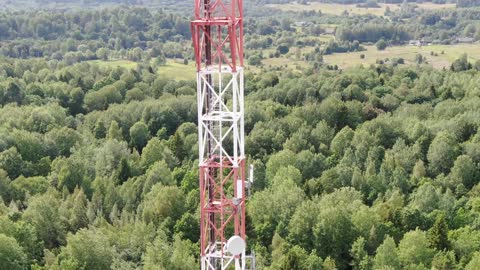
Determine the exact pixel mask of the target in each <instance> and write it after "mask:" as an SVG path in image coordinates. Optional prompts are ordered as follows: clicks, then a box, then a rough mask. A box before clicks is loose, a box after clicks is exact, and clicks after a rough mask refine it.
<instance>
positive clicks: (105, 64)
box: [88, 60, 137, 69]
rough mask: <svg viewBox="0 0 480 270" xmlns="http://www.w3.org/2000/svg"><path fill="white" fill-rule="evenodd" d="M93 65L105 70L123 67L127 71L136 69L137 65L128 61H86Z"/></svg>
mask: <svg viewBox="0 0 480 270" xmlns="http://www.w3.org/2000/svg"><path fill="white" fill-rule="evenodd" d="M88 62H90V63H93V64H97V65H99V66H100V67H105V68H114V67H123V68H127V69H135V68H136V67H137V63H135V62H133V61H129V60H107V61H103V60H92V61H88Z"/></svg>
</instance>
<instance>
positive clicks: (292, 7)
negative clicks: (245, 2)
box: [268, 3, 455, 16]
mask: <svg viewBox="0 0 480 270" xmlns="http://www.w3.org/2000/svg"><path fill="white" fill-rule="evenodd" d="M379 5H380V7H379V8H362V7H357V6H356V5H342V4H328V3H310V4H309V5H301V4H298V3H290V4H271V5H268V6H269V7H271V8H277V9H280V10H282V11H296V12H299V11H309V10H316V11H319V10H320V11H321V12H322V13H326V14H332V15H342V13H343V12H344V11H345V10H346V11H347V12H348V13H349V14H358V15H364V14H373V15H376V16H383V15H384V13H385V10H386V9H387V7H388V8H390V10H392V11H394V10H397V9H400V5H398V4H379ZM417 6H418V7H419V8H421V9H428V10H431V9H446V8H454V7H455V4H433V3H422V4H417Z"/></svg>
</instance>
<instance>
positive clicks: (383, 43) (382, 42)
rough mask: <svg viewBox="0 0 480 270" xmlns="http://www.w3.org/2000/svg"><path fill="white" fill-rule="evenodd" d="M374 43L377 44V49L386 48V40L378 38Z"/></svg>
mask: <svg viewBox="0 0 480 270" xmlns="http://www.w3.org/2000/svg"><path fill="white" fill-rule="evenodd" d="M375 45H376V46H377V49H378V50H379V51H383V50H385V49H386V48H387V42H386V41H385V40H383V39H380V40H379V41H377V43H376V44H375Z"/></svg>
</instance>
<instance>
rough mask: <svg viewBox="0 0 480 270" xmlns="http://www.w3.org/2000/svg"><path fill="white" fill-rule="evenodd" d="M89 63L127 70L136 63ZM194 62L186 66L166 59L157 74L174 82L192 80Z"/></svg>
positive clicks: (110, 61) (114, 61)
mask: <svg viewBox="0 0 480 270" xmlns="http://www.w3.org/2000/svg"><path fill="white" fill-rule="evenodd" d="M89 63H94V64H97V65H99V66H100V67H107V68H111V67H124V68H128V69H135V68H136V67H137V63H135V62H133V61H129V60H107V61H102V60H93V61H89ZM195 72H196V69H195V62H193V61H190V62H189V63H188V65H184V64H183V59H182V60H175V59H168V60H167V63H166V64H165V65H164V66H161V67H160V68H159V69H158V74H160V75H161V76H164V77H165V78H170V79H174V80H192V78H194V77H195Z"/></svg>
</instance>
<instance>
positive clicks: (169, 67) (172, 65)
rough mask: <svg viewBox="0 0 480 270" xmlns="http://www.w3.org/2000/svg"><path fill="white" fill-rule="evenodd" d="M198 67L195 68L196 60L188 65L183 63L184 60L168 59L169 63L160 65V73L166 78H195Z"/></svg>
mask: <svg viewBox="0 0 480 270" xmlns="http://www.w3.org/2000/svg"><path fill="white" fill-rule="evenodd" d="M196 72H197V69H196V68H195V62H194V61H190V62H189V63H188V65H185V64H183V59H182V60H173V59H169V60H167V64H166V65H164V66H161V67H159V69H158V74H160V76H164V77H165V78H169V79H173V80H194V79H195V73H196Z"/></svg>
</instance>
